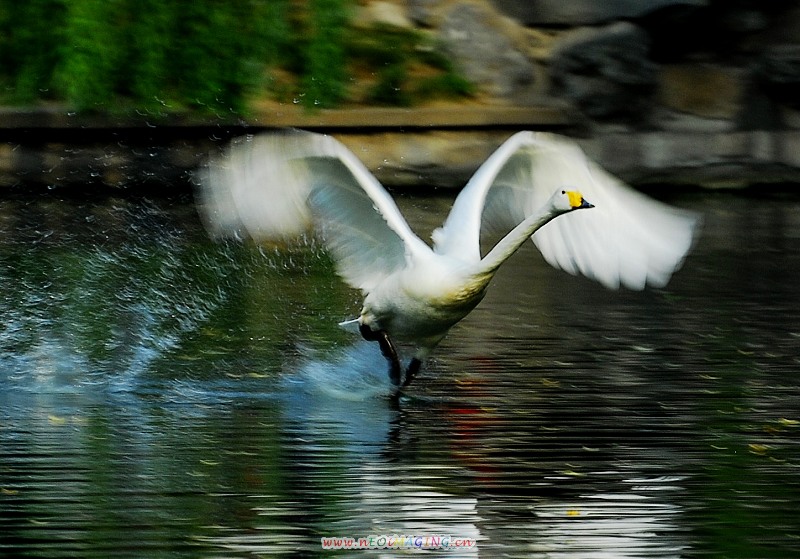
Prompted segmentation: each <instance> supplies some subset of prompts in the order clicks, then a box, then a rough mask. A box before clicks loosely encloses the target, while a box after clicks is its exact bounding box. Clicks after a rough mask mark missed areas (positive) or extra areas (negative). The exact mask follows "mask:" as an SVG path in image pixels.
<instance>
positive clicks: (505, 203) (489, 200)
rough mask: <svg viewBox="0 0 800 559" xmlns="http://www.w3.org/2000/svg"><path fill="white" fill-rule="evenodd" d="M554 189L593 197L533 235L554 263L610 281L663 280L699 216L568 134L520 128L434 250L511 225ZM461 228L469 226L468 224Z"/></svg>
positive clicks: (479, 175) (457, 208)
mask: <svg viewBox="0 0 800 559" xmlns="http://www.w3.org/2000/svg"><path fill="white" fill-rule="evenodd" d="M559 188H564V189H569V190H578V191H580V192H581V193H582V194H583V196H584V198H585V199H586V200H587V201H589V202H590V203H592V204H594V206H595V207H594V208H592V209H590V210H581V211H577V212H572V213H570V214H569V215H566V216H563V217H559V218H558V219H555V220H553V221H552V222H550V223H548V224H547V225H545V226H544V227H542V228H541V229H540V230H539V231H537V232H536V233H535V234H534V235H533V241H534V243H535V244H536V246H537V247H538V248H539V250H540V251H541V253H542V255H543V256H544V257H545V259H546V260H547V261H548V262H549V263H550V264H551V265H553V266H554V267H556V268H560V269H562V270H565V271H567V272H569V273H571V274H578V273H580V274H583V275H585V276H587V277H589V278H591V279H594V280H596V281H598V282H600V283H602V284H603V285H605V286H607V287H610V288H614V289H616V288H618V287H619V286H620V285H623V286H625V287H628V288H631V289H643V288H644V287H645V285H651V286H655V287H660V286H663V285H666V283H667V282H668V281H669V278H670V277H671V276H672V274H673V273H674V272H675V271H676V270H677V269H678V268H679V267H680V265H681V263H682V262H683V259H684V257H685V256H686V254H687V252H688V251H689V249H690V248H691V246H692V242H693V238H694V235H695V232H696V228H697V225H698V221H699V219H698V217H697V216H696V215H695V214H693V213H690V212H686V211H683V210H679V209H677V208H673V207H671V206H668V205H666V204H663V203H661V202H658V201H656V200H653V199H651V198H649V197H647V196H644V195H643V194H640V193H639V192H637V191H635V190H633V189H632V188H630V187H628V186H627V185H625V184H623V183H622V182H621V181H620V180H619V179H617V178H615V177H613V176H612V175H610V174H609V173H607V172H606V171H604V170H603V169H601V168H600V167H599V166H598V165H596V164H595V163H593V162H592V161H590V160H589V159H588V158H587V157H586V155H585V154H584V153H583V150H581V148H580V147H579V146H578V145H577V144H575V143H574V142H572V141H571V140H568V139H566V138H563V137H560V136H557V135H553V134H546V133H534V132H520V133H518V134H515V135H514V136H512V137H511V138H510V139H509V140H508V141H506V143H505V144H503V145H502V146H501V147H500V148H499V149H498V150H497V151H496V152H495V153H494V154H493V155H492V156H491V157H490V158H489V159H487V160H486V162H485V163H484V164H483V165H482V166H481V168H480V169H478V171H477V172H476V173H475V176H474V177H473V178H472V179H471V180H470V182H469V183H468V185H467V187H466V188H465V189H464V190H463V191H462V193H461V194H459V197H458V199H457V200H456V202H455V204H454V205H453V212H452V213H451V215H450V216H449V217H448V219H447V222H446V223H445V226H444V227H443V228H442V230H440V231H439V232H437V235H438V239H437V245H436V247H437V250H448V248H450V247H452V246H454V245H457V244H458V243H459V242H463V239H465V238H468V239H470V241H469V242H470V244H472V243H475V245H477V238H475V235H477V234H478V233H477V231H479V230H484V231H486V230H487V229H503V230H506V231H507V230H509V229H511V228H513V227H514V226H516V225H517V224H518V223H519V222H521V221H522V220H523V219H525V217H527V216H529V215H531V214H532V213H534V212H536V211H538V210H540V209H541V208H542V207H543V206H544V204H545V203H546V202H547V200H548V199H549V198H550V196H552V194H553V193H554V192H555V191H556V190H557V189H559ZM467 229H469V230H468V231H467Z"/></svg>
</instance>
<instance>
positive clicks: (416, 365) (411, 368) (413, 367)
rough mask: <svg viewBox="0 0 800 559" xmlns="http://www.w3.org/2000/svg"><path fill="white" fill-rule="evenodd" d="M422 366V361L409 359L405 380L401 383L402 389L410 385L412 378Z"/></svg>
mask: <svg viewBox="0 0 800 559" xmlns="http://www.w3.org/2000/svg"><path fill="white" fill-rule="evenodd" d="M421 366H422V361H420V360H419V359H417V358H416V357H414V358H413V359H411V362H410V363H409V364H408V368H407V369H406V378H405V380H404V381H403V388H405V387H406V386H408V385H409V384H411V381H412V380H414V377H415V376H417V373H418V372H419V369H420V367H421Z"/></svg>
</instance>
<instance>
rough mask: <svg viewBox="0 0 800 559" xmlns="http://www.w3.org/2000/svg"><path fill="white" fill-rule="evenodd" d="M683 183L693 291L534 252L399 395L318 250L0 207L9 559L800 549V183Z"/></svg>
mask: <svg viewBox="0 0 800 559" xmlns="http://www.w3.org/2000/svg"><path fill="white" fill-rule="evenodd" d="M673 201H674V202H676V203H678V204H680V205H683V206H686V207H690V208H694V209H697V210H700V211H702V212H703V213H704V214H705V225H704V230H703V235H702V238H701V240H700V242H699V243H698V245H697V247H696V248H695V250H694V251H693V253H692V254H691V256H690V257H689V258H688V260H687V262H686V264H685V267H684V269H683V270H681V271H680V272H679V273H678V275H677V276H676V277H675V278H674V280H673V282H672V283H671V284H670V285H669V286H668V288H667V289H665V290H658V291H646V292H644V293H632V292H610V291H606V290H604V289H603V288H601V287H598V286H595V285H593V284H591V283H589V282H588V281H586V280H583V279H580V278H573V277H570V276H567V275H565V274H563V273H561V272H557V271H554V270H551V269H550V268H548V267H547V266H546V265H545V264H544V263H543V262H542V260H541V259H540V258H539V257H538V254H537V253H536V251H535V250H534V249H533V247H532V246H531V247H527V248H526V249H524V250H523V252H521V253H520V254H518V255H516V256H515V257H514V258H513V259H512V260H511V261H510V262H508V263H507V264H506V266H505V267H504V268H503V269H501V272H500V274H499V276H498V277H497V278H496V281H495V282H494V284H493V286H492V289H491V291H490V293H489V295H488V296H487V298H486V300H485V301H484V302H483V303H482V304H481V305H480V306H479V307H478V308H477V309H476V310H475V312H474V313H473V314H472V315H470V316H469V317H468V318H467V319H466V320H465V321H464V322H463V323H461V324H460V325H459V326H457V327H456V328H455V329H454V330H453V331H452V332H451V335H450V336H449V337H448V338H447V339H446V340H445V342H444V343H443V345H442V346H441V347H440V348H439V350H438V351H437V352H436V354H435V358H434V359H433V361H432V362H431V363H429V364H428V365H427V366H426V368H425V369H424V370H423V372H422V373H421V374H420V376H419V377H418V379H417V380H416V381H415V384H414V385H412V388H411V389H410V391H409V392H408V394H407V395H406V396H404V397H403V398H401V399H400V401H399V402H394V401H392V399H391V398H387V397H386V396H385V395H386V393H387V391H388V389H389V387H388V381H387V379H386V367H385V364H384V363H383V361H382V358H381V357H380V354H379V352H378V350H377V348H376V347H374V345H370V344H367V343H366V342H362V341H360V340H359V339H358V337H357V336H354V335H353V334H352V333H349V332H345V331H342V330H341V329H339V328H338V327H337V326H336V324H337V323H338V322H339V321H341V320H344V319H346V318H349V317H351V316H354V314H355V313H356V312H357V310H358V305H359V297H358V294H357V293H355V292H354V291H352V290H350V289H348V288H347V287H346V286H344V285H343V284H342V283H341V282H340V281H339V280H338V279H337V278H336V277H335V275H334V274H333V267H332V265H331V262H330V261H329V260H328V259H327V258H326V257H325V255H324V253H323V252H322V251H320V250H319V248H318V247H316V246H314V245H313V244H309V245H306V246H302V247H294V248H292V249H290V250H277V249H275V248H272V247H261V248H258V247H250V246H239V245H236V244H230V245H214V244H212V243H210V242H209V241H208V240H207V239H206V237H205V234H204V233H203V231H202V228H201V226H200V224H199V222H198V219H197V217H196V215H195V213H194V210H193V209H192V206H191V203H190V201H189V200H183V199H151V200H147V199H138V200H133V199H125V198H119V199H115V198H103V199H65V200H58V199H57V197H56V196H55V195H51V196H48V197H41V198H38V197H29V198H13V197H6V198H4V199H2V200H0V232H1V234H0V281H2V285H3V289H2V292H1V293H2V294H1V295H0V313H2V320H1V321H0V556H8V557H17V558H24V557H49V558H62V557H81V558H91V557H103V558H105V557H112V556H113V557H137V558H138V557H142V558H144V557H147V558H161V557H164V558H166V557H169V558H172V557H187V558H197V557H203V558H223V557H224V558H254V557H280V556H285V557H316V556H327V555H328V554H329V552H328V551H323V549H322V546H321V538H323V537H327V536H353V537H356V538H358V537H367V536H370V535H376V536H379V535H391V534H402V535H420V536H424V535H436V534H445V535H450V536H452V538H453V539H455V538H474V539H475V540H476V546H475V547H473V548H468V549H467V548H462V549H458V550H430V551H428V553H427V555H426V556H431V557H437V556H441V557H478V556H480V557H542V558H559V559H561V558H564V559H566V558H587V557H588V558H593V557H614V558H619V557H648V558H650V557H670V558H671V557H790V556H797V555H798V554H800V519H798V515H797V510H798V508H800V477H799V476H798V474H799V473H800V472H799V471H798V470H799V468H800V444H798V443H800V407H799V406H798V401H800V377H799V376H798V374H797V373H798V369H799V368H800V351H798V349H797V348H798V346H799V345H800V316H798V315H799V314H800V290H798V285H800V252H799V251H798V250H797V246H798V240H799V239H798V238H799V237H800V198H798V196H796V195H795V194H793V193H791V191H785V190H784V191H773V192H771V193H769V194H765V195H762V196H757V195H755V194H753V193H752V192H746V193H704V194H689V195H683V196H680V197H675V198H674V199H673ZM448 204H449V200H447V199H440V198H417V199H406V200H403V203H402V206H403V210H404V211H405V212H406V214H407V215H408V217H409V220H410V221H411V222H412V223H413V224H414V225H415V226H416V227H418V228H419V229H420V230H422V231H429V230H430V229H431V228H432V227H434V226H435V225H436V223H437V222H438V221H439V220H440V217H441V215H442V213H443V212H444V211H445V210H446V208H447V206H448ZM397 554H406V555H408V554H414V551H413V550H411V549H404V550H380V549H372V550H359V551H347V552H339V555H340V556H353V557H364V558H366V557H388V556H395V555H397Z"/></svg>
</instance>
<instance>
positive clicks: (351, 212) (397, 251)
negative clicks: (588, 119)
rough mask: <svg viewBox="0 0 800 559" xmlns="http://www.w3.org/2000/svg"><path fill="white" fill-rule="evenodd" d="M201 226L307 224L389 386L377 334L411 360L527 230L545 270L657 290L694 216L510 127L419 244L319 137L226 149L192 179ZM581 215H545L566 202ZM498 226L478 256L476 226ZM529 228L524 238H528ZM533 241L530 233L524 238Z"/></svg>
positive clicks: (455, 316) (278, 233)
mask: <svg viewBox="0 0 800 559" xmlns="http://www.w3.org/2000/svg"><path fill="white" fill-rule="evenodd" d="M199 184H200V186H201V190H200V193H201V196H202V201H203V204H202V206H203V210H204V211H203V214H204V216H205V217H206V221H207V223H208V225H209V228H210V229H211V230H212V232H214V233H215V234H223V235H237V236H240V237H250V238H253V239H255V240H266V239H279V238H287V237H294V236H297V235H299V234H301V233H302V232H304V231H305V230H306V229H307V228H309V227H313V228H314V229H316V230H317V231H318V233H319V234H320V235H321V237H322V238H323V239H324V241H325V243H326V245H327V247H328V248H329V250H330V251H331V252H332V253H333V256H334V258H335V259H336V262H337V270H338V272H339V274H340V275H341V276H342V277H343V278H344V279H345V281H346V282H347V283H349V284H350V285H352V286H353V287H356V288H359V289H361V290H362V292H363V293H364V294H365V298H364V305H363V308H362V310H361V313H360V316H359V317H358V319H356V320H355V321H354V322H358V324H359V327H360V329H361V332H362V334H363V335H364V337H365V338H367V339H370V340H376V341H378V342H379V343H380V346H381V350H382V351H383V353H384V355H385V356H386V357H387V358H388V359H389V361H390V364H391V368H390V374H391V376H392V380H393V382H394V383H395V384H399V383H400V380H401V379H400V372H399V363H398V361H397V355H396V351H395V349H394V346H393V344H392V341H391V339H392V338H396V339H398V340H401V341H405V342H410V343H413V344H415V345H416V346H417V348H418V350H417V353H416V354H415V358H414V360H412V365H411V366H410V370H409V373H407V376H406V382H405V383H406V384H407V383H408V382H409V381H410V379H411V377H412V376H413V374H414V373H415V372H416V370H417V369H418V367H419V364H420V360H421V359H423V358H424V357H426V356H427V355H428V353H429V352H430V351H431V350H432V349H433V348H434V347H436V345H437V344H438V343H439V342H440V341H441V340H442V338H444V336H445V335H446V334H447V332H448V330H449V329H450V328H451V327H452V326H453V325H454V324H456V323H457V322H458V321H460V320H461V319H462V318H464V317H465V316H466V315H467V314H469V313H470V312H471V311H472V309H474V308H475V306H476V305H477V304H478V303H479V302H480V301H481V299H482V298H483V296H484V295H485V293H486V289H487V287H488V285H489V282H490V281H491V279H492V277H493V276H494V273H495V272H496V271H497V269H498V267H499V266H500V265H501V264H502V263H503V262H505V260H506V259H508V258H509V257H510V256H511V255H512V254H513V253H514V252H515V251H516V250H517V249H518V248H519V247H520V246H521V245H522V244H523V243H524V242H525V241H526V240H527V239H528V238H532V239H533V241H534V243H536V245H537V247H538V248H539V250H540V251H541V252H542V254H543V255H544V257H545V259H546V260H547V261H548V262H549V263H550V264H552V265H553V266H555V267H557V268H561V269H563V270H566V271H568V272H570V273H573V274H576V273H581V274H583V275H585V276H587V277H589V278H591V279H594V280H596V281H599V282H600V283H602V284H603V285H605V286H607V287H609V288H618V287H619V286H620V285H624V286H626V287H629V288H632V289H643V288H644V287H645V286H646V285H648V284H649V285H653V286H663V285H665V284H666V283H667V281H668V280H669V278H670V276H671V275H672V273H673V272H674V271H675V270H676V269H677V268H678V267H679V266H680V265H681V263H682V261H683V259H684V257H685V255H686V253H687V252H688V250H689V248H690V246H691V244H692V238H693V235H694V231H695V227H696V224H697V218H696V217H695V216H694V215H691V214H689V213H687V212H684V211H680V210H677V209H674V208H671V207H669V206H666V205H664V204H662V203H660V202H656V201H654V200H651V199H649V198H647V197H645V196H643V195H642V194H639V193H637V192H635V191H634V190H632V189H630V188H628V187H627V186H625V185H624V184H622V183H621V182H620V181H619V180H617V179H616V178H614V177H612V176H611V175H609V174H608V173H606V172H605V171H603V170H602V169H600V168H599V167H598V166H596V165H595V164H594V163H592V162H591V161H589V160H588V159H587V158H586V156H585V155H584V154H583V152H582V151H581V149H580V148H579V147H578V146H577V145H576V144H574V143H572V142H571V141H569V140H566V139H564V138H561V137H558V136H554V135H550V134H542V133H533V132H520V133H518V134H515V135H514V136H512V137H511V138H510V139H509V140H508V141H506V143H504V144H503V145H502V146H501V147H500V148H499V149H498V150H497V151H496V152H495V153H494V154H493V155H492V156H490V157H489V159H487V160H486V162H484V164H483V165H482V166H481V167H480V169H478V171H477V172H476V173H475V175H474V176H473V177H472V179H471V180H470V181H469V183H468V184H467V186H466V187H465V188H464V189H463V190H462V191H461V193H460V194H459V195H458V197H457V198H456V201H455V203H454V204H453V208H452V210H451V212H450V215H449V216H448V218H447V220H446V221H445V223H444V225H443V226H442V227H441V228H439V229H437V230H436V231H434V233H433V247H431V246H429V245H428V244H426V243H425V242H423V241H422V240H421V239H420V238H419V237H417V236H416V235H415V234H414V233H413V232H412V230H411V229H410V227H409V226H408V224H407V223H406V221H405V219H403V217H402V215H401V214H400V211H399V210H398V208H397V206H396V205H395V203H394V201H393V200H392V199H391V197H390V196H389V194H388V193H387V192H386V191H385V190H384V189H383V187H382V186H381V185H380V183H378V181H377V180H376V179H375V178H374V176H373V175H372V174H371V173H370V172H369V171H368V170H367V169H366V167H364V165H363V164H362V163H361V162H360V161H359V160H358V158H357V157H356V156H355V155H353V154H352V153H351V152H350V151H349V150H347V148H345V147H344V146H343V145H342V144H340V143H339V142H338V141H336V140H335V139H333V138H331V137H330V136H323V135H319V134H311V133H304V132H290V133H282V134H265V135H260V136H255V137H253V138H250V139H247V140H244V141H241V142H239V143H235V144H234V145H233V146H232V147H231V148H230V149H229V151H228V152H227V153H226V154H225V155H224V156H223V157H221V158H219V159H215V160H212V161H211V162H210V163H209V165H208V166H207V167H206V169H205V171H204V173H203V174H202V175H201V176H200V181H199ZM576 188H577V189H580V190H581V191H582V192H583V193H584V194H586V197H587V198H588V199H589V200H590V201H591V202H592V203H593V204H594V205H595V206H597V207H596V208H595V209H592V210H591V211H588V212H583V211H581V212H577V213H576V215H572V216H569V217H567V218H562V219H559V220H556V221H555V222H553V223H551V224H550V225H548V226H547V227H544V226H545V225H546V224H548V223H549V222H550V221H552V220H553V219H555V218H556V217H558V216H560V215H563V214H566V213H570V212H572V211H573V210H576V209H580V208H590V207H593V206H592V204H589V203H588V202H586V201H585V200H584V199H583V197H582V196H581V194H578V193H577V192H575V191H573V189H576ZM489 227H491V228H497V227H501V228H503V230H505V231H508V233H507V234H506V235H505V236H504V237H503V238H502V239H501V240H500V241H499V242H498V243H497V244H496V245H495V246H494V247H493V248H492V249H491V250H490V251H489V252H488V253H487V254H485V255H482V254H481V251H480V235H481V231H482V230H485V229H487V228H489ZM534 233H535V235H534ZM532 236H533V237H532Z"/></svg>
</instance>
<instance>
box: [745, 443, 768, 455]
mask: <svg viewBox="0 0 800 559" xmlns="http://www.w3.org/2000/svg"><path fill="white" fill-rule="evenodd" d="M747 447H748V448H749V449H750V452H752V453H753V454H766V453H767V451H768V450H769V448H770V447H769V445H766V444H756V443H751V444H749V445H747Z"/></svg>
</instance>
